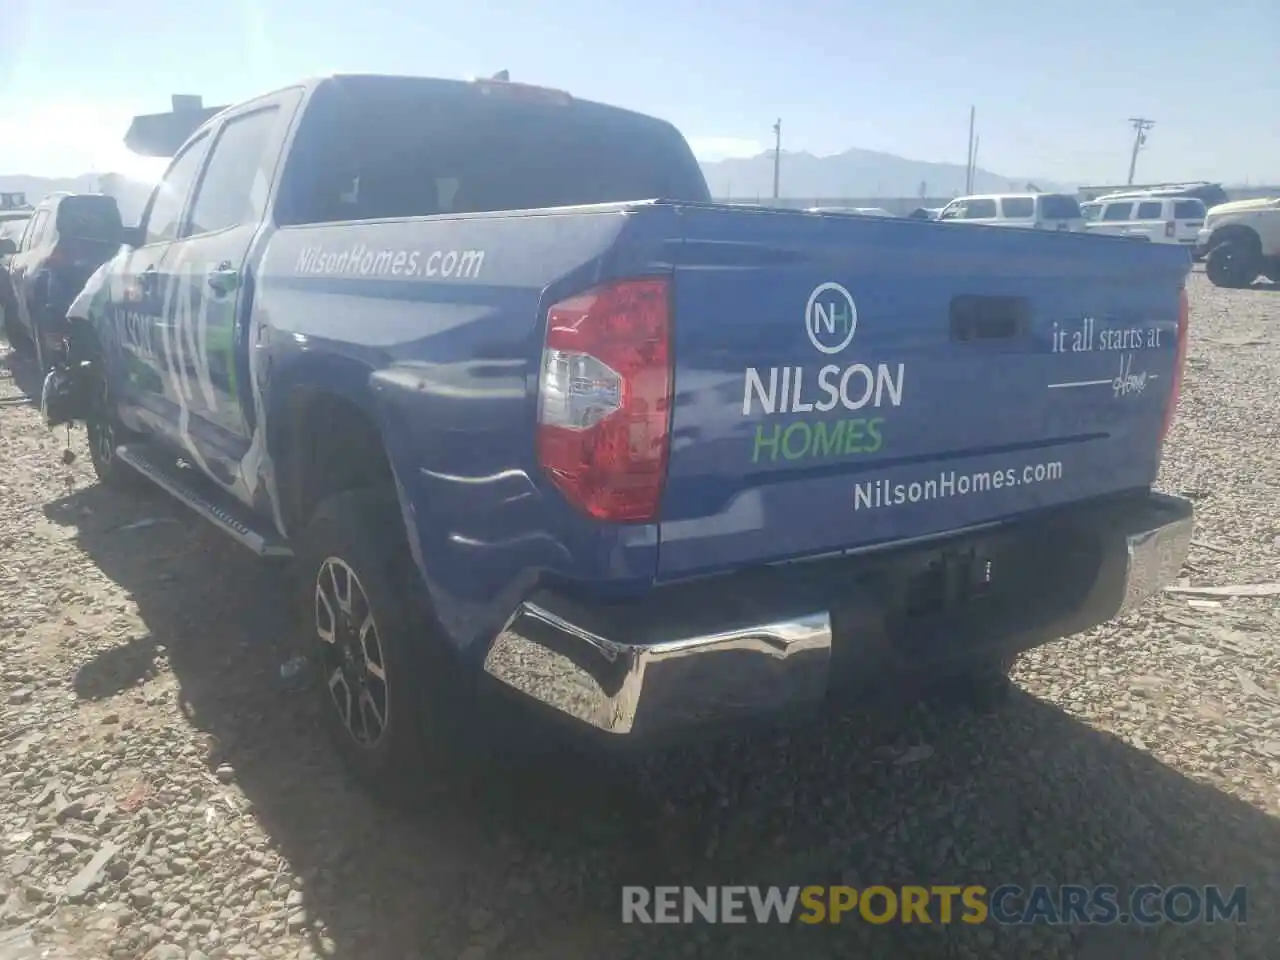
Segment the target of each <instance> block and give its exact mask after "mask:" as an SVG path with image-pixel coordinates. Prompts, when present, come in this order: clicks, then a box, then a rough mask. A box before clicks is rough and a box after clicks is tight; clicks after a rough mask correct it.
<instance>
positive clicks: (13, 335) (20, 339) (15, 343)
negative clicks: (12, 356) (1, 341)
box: [0, 306, 32, 356]
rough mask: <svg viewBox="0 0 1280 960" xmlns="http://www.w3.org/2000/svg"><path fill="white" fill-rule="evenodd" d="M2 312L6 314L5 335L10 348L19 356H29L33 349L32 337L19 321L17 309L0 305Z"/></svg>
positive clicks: (0, 311)
mask: <svg viewBox="0 0 1280 960" xmlns="http://www.w3.org/2000/svg"><path fill="white" fill-rule="evenodd" d="M0 313H3V314H4V337H5V339H6V340H8V341H9V348H10V349H11V350H13V352H14V353H16V354H18V355H19V356H29V355H30V352H31V350H32V343H31V338H30V337H28V336H27V331H26V329H24V328H23V326H22V324H21V323H19V322H18V317H17V311H16V310H6V309H5V308H4V307H2V306H0Z"/></svg>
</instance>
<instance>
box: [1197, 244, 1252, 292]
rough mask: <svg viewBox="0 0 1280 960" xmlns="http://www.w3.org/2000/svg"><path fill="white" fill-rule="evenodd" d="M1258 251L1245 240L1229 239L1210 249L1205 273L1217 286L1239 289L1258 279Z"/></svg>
mask: <svg viewBox="0 0 1280 960" xmlns="http://www.w3.org/2000/svg"><path fill="white" fill-rule="evenodd" d="M1260 272H1261V264H1260V263H1259V258H1258V252H1257V251H1256V250H1255V249H1254V248H1253V247H1252V246H1251V245H1250V244H1248V243H1245V242H1244V241H1243V240H1235V239H1233V240H1227V241H1226V242H1224V243H1220V244H1218V245H1217V246H1216V247H1214V248H1213V249H1212V250H1210V251H1209V257H1208V259H1207V260H1206V262H1205V273H1206V275H1208V277H1209V282H1210V283H1212V284H1213V285H1214V286H1215V287H1226V288H1228V289H1235V290H1239V289H1241V288H1243V287H1247V286H1249V285H1250V284H1251V283H1253V281H1254V280H1256V279H1258V274H1259V273H1260Z"/></svg>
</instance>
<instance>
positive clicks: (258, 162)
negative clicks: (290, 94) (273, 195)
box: [186, 107, 279, 236]
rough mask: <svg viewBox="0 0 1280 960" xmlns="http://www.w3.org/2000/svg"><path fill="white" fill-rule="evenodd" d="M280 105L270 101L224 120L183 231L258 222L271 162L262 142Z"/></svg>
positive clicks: (267, 137) (207, 230) (206, 230)
mask: <svg viewBox="0 0 1280 960" xmlns="http://www.w3.org/2000/svg"><path fill="white" fill-rule="evenodd" d="M278 115H279V109H278V108H276V107H269V108H267V109H265V110H257V111H255V112H253V113H246V114H245V115H243V116H240V117H235V118H234V119H232V120H230V121H228V122H227V124H226V126H224V127H223V128H222V133H221V134H219V136H218V142H217V143H216V144H214V147H213V156H212V157H211V158H210V160H209V166H208V167H207V168H206V169H205V172H204V178H203V179H202V180H201V181H200V186H199V187H198V188H197V189H196V200H195V203H194V204H193V205H192V207H191V224H190V226H189V228H188V229H187V231H186V235H187V236H191V235H194V234H200V233H213V232H214V231H215V230H226V229H227V228H228V227H236V226H239V225H240V224H243V223H257V222H258V221H259V220H261V219H262V215H263V212H264V211H265V209H266V202H267V190H268V188H269V186H270V180H271V168H270V167H268V166H267V163H266V160H267V157H266V153H267V146H268V144H269V143H270V141H271V134H272V132H273V130H274V129H275V124H276V119H277V117H278Z"/></svg>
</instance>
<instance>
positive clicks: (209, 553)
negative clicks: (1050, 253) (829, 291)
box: [0, 274, 1280, 960]
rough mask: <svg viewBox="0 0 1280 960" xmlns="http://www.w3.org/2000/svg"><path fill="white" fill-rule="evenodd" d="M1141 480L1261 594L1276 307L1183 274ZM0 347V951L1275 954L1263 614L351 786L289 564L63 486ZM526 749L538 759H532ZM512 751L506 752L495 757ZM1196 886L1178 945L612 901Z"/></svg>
mask: <svg viewBox="0 0 1280 960" xmlns="http://www.w3.org/2000/svg"><path fill="white" fill-rule="evenodd" d="M1191 296H1192V323H1193V327H1192V331H1193V332H1192V344H1191V350H1190V369H1189V374H1188V382H1187V385H1186V390H1185V394H1184V400H1183V404H1182V409H1181V414H1180V418H1179V421H1178V424H1177V426H1176V428H1175V431H1174V435H1173V438H1172V441H1171V445H1170V447H1169V450H1168V454H1167V458H1166V465H1165V471H1164V475H1163V478H1162V484H1161V485H1162V487H1163V488H1164V489H1166V490H1168V491H1171V492H1177V493H1180V494H1183V495H1186V496H1190V497H1193V498H1194V499H1195V500H1196V504H1197V508H1198V511H1199V513H1198V520H1197V545H1196V547H1195V548H1194V549H1193V551H1192V555H1191V559H1190V562H1189V563H1188V564H1187V567H1186V569H1185V570H1184V571H1183V575H1184V583H1186V584H1190V585H1197V586H1198V585H1205V584H1215V585H1231V584H1239V583H1257V582H1270V581H1276V580H1280V515H1278V514H1277V510H1276V505H1277V503H1280V433H1278V430H1277V428H1278V426H1280V390H1278V389H1277V386H1276V383H1277V380H1276V370H1277V369H1280V291H1277V290H1272V289H1270V288H1268V287H1267V286H1265V285H1262V286H1260V287H1259V288H1257V289H1255V290H1251V291H1225V290H1216V289H1214V288H1212V287H1210V286H1209V285H1208V283H1207V282H1205V280H1204V278H1203V276H1202V275H1200V274H1196V275H1194V276H1193V277H1192V280H1191ZM4 362H5V361H3V360H0V377H2V378H3V379H0V397H4V398H12V399H0V643H2V644H3V647H2V650H3V656H2V659H0V718H2V719H0V756H2V762H0V931H7V933H0V958H2V960H12V958H18V957H27V956H31V957H35V956H46V957H51V958H58V957H63V958H90V957H93V958H101V957H144V956H145V957H150V958H180V960H200V958H202V957H204V958H216V957H221V956H226V957H312V956H333V957H341V958H351V960H382V958H389V960H407V958H411V957H413V958H417V957H430V958H435V957H441V958H447V960H453V958H466V960H482V958H486V957H511V958H518V960H533V958H546V960H560V958H577V957H583V958H587V957H591V958H603V957H655V958H657V957H661V958H668V957H680V956H689V957H698V956H708V957H709V956H717V957H718V956H735V957H754V956H760V957H774V956H777V955H779V954H781V953H782V951H798V952H799V954H800V955H802V956H805V957H810V956H812V957H823V956H831V957H836V956H839V957H851V956H885V957H890V956H892V957H898V956H904V955H907V956H918V957H995V956H999V957H1017V958H1027V957H1032V956H1034V957H1037V958H1050V957H1088V958H1103V957H1116V958H1120V957H1124V958H1135V957H1147V956H1150V957H1160V958H1164V960H1174V958H1180V957H1186V958H1200V957H1260V958H1262V957H1277V956H1280V922H1278V921H1277V917H1276V913H1275V905H1276V903H1277V895H1280V873H1278V872H1277V865H1278V864H1280V820H1277V819H1276V816H1277V810H1278V809H1280V712H1278V711H1277V704H1280V677H1278V676H1277V665H1278V663H1280V657H1278V656H1277V653H1276V648H1275V644H1274V635H1275V632H1276V628H1277V624H1278V623H1280V620H1278V617H1280V598H1278V597H1269V598H1268V597H1257V598H1249V597H1221V596H1218V597H1196V596H1194V595H1191V596H1189V595H1186V594H1169V595H1166V596H1164V597H1161V598H1158V599H1155V600H1152V601H1150V602H1149V603H1148V604H1147V605H1145V606H1144V607H1143V608H1142V609H1141V610H1140V611H1138V612H1137V613H1135V614H1133V615H1131V616H1129V617H1128V618H1127V619H1125V620H1123V621H1120V622H1116V623H1113V624H1110V625H1107V626H1105V627H1103V628H1100V629H1098V630H1095V631H1093V632H1092V633H1090V634H1088V635H1082V636H1078V637H1074V638H1071V639H1069V640H1066V641H1062V642H1059V643H1056V644H1052V645H1050V646H1048V647H1045V648H1043V649H1041V650H1038V651H1035V652H1034V653H1032V654H1028V655H1026V656H1024V657H1023V658H1022V659H1021V660H1020V662H1019V666H1018V668H1017V671H1016V676H1017V680H1018V690H1017V692H1016V693H1015V695H1014V697H1013V700H1012V702H1011V703H1010V704H1009V705H1008V706H1006V707H1004V708H1003V709H1001V710H1000V711H999V712H997V713H994V714H979V713H973V712H964V711H960V710H950V711H943V710H941V709H938V708H935V709H933V710H931V709H929V708H928V707H926V706H924V705H921V704H908V703H900V704H889V705H885V706H881V707H878V708H876V709H874V710H866V711H863V712H861V713H854V714H845V715H843V716H839V717H831V718H828V719H824V720H822V721H821V722H820V723H818V724H817V725H815V726H812V727H808V728H804V729H802V730H793V731H791V732H790V733H789V734H780V733H774V734H769V735H757V736H756V737H754V738H747V739H741V740H736V741H731V742H722V743H718V744H715V745H710V746H705V747H700V748H692V749H685V750H683V751H679V752H673V753H669V754H665V755H662V756H660V757H649V758H626V757H617V758H614V757H598V756H595V755H591V756H588V757H584V756H582V755H581V754H580V753H577V752H574V751H570V750H569V749H567V748H566V747H565V746H563V745H561V744H556V743H555V742H554V741H551V740H550V738H548V737H547V736H546V734H545V733H544V732H542V728H534V727H530V728H529V729H526V730H523V731H522V732H521V734H520V736H519V738H518V739H517V740H513V741H512V743H509V744H507V745H505V746H501V747H494V748H493V749H492V751H491V752H490V753H488V754H486V755H485V756H481V757H478V758H477V759H476V762H475V764H474V769H472V768H470V767H468V769H467V771H466V772H465V775H464V774H463V773H461V772H460V773H459V775H458V778H457V782H454V781H453V780H450V781H448V782H442V783H441V784H440V788H439V789H438V790H437V791H436V792H435V793H434V794H433V795H432V796H430V797H428V798H424V799H423V801H422V805H421V809H418V810H415V811H413V812H411V813H409V814H403V813H393V812H389V811H387V810H386V809H384V808H381V807H378V806H376V805H375V804H373V803H372V802H370V801H369V800H368V799H367V798H366V797H365V796H364V795H363V794H362V793H361V792H360V791H359V790H357V789H355V788H354V787H352V786H351V785H350V784H349V783H348V782H347V781H346V780H345V779H344V777H343V775H342V773H341V771H340V770H339V769H338V768H337V766H336V765H335V763H334V761H333V760H332V759H331V757H330V755H329V753H328V751H327V749H326V746H325V743H324V741H323V739H322V738H321V736H320V734H319V733H318V731H317V727H316V717H315V714H314V709H313V705H312V704H311V702H310V701H309V700H308V699H307V698H306V697H304V696H301V695H299V694H297V693H291V692H290V691H289V689H288V688H287V685H286V684H283V683H282V681H281V677H280V672H279V667H280V665H281V663H282V662H284V661H285V660H286V659H287V658H288V639H287V638H288V637H289V636H290V632H291V624H290V622H289V618H288V615H287V612H286V611H285V610H283V609H282V604H281V597H282V593H281V591H282V589H283V587H282V583H281V574H280V573H278V572H276V571H273V570H272V569H270V568H267V567H264V566H262V565H260V564H258V563H256V562H255V561H253V560H252V559H251V558H249V557H248V556H247V555H246V554H243V553H242V552H240V551H239V548H237V547H235V546H234V545H231V544H229V543H226V542H224V541H223V540H222V539H221V535H219V534H217V533H216V532H215V531H213V530H212V529H211V528H208V527H206V526H205V525H204V524H203V522H202V521H200V520H198V519H195V518H193V517H188V516H186V515H184V514H183V513H182V511H181V509H180V508H178V507H177V506H175V505H171V504H169V503H168V502H166V501H165V500H164V499H163V498H162V497H161V496H159V495H156V496H154V497H151V496H141V497H138V498H135V499H125V498H122V497H120V496H117V495H113V494H111V493H110V492H109V491H106V490H104V489H102V488H100V487H98V486H96V485H95V484H94V483H93V480H92V476H91V472H90V468H89V466H88V463H87V456H85V455H84V454H85V451H84V441H83V435H82V434H81V435H78V436H76V437H75V438H74V443H75V448H76V449H77V450H78V451H79V452H80V453H81V457H80V459H79V460H78V461H77V462H76V463H75V464H73V465H72V466H70V467H66V466H63V465H62V463H61V461H60V453H61V450H62V447H63V443H62V438H61V436H60V435H54V434H50V433H48V432H46V431H45V430H44V429H43V428H42V427H41V426H40V424H39V421H38V417H37V414H36V411H35V410H34V409H33V408H32V407H31V406H29V405H24V404H23V403H22V401H21V399H20V385H21V382H22V376H21V374H22V370H21V367H20V366H18V365H16V364H15V365H12V369H15V370H16V371H17V373H18V375H19V376H18V381H17V382H15V381H14V379H13V377H12V376H11V375H10V372H9V371H10V369H11V367H6V366H2V365H3V364H4ZM539 738H542V739H543V740H546V741H547V742H546V743H540V742H538V741H539ZM513 746H516V747H517V748H516V749H512V747H513ZM734 882H739V883H758V884H784V885H785V884H792V883H801V884H803V883H839V882H845V883H850V884H855V885H862V884H867V883H889V884H895V883H913V882H915V883H925V884H930V883H945V882H951V883H984V884H986V885H988V886H996V885H999V884H1001V883H1010V882H1012V883H1021V884H1024V885H1026V884H1030V883H1032V882H1047V883H1082V884H1094V883H1115V884H1117V885H1120V886H1122V887H1124V886H1126V885H1131V884H1136V883H1141V882H1156V883H1162V884H1165V885H1171V884H1174V883H1218V884H1223V885H1226V886H1233V885H1235V884H1247V885H1248V886H1249V904H1250V912H1249V922H1248V924H1246V925H1244V926H1239V925H1236V924H1219V925H1216V926H1207V925H1198V926H1190V927H1175V926H1165V927H1160V928H1151V929H1145V930H1139V929H1138V928H1135V927H1123V928H1121V927H1111V928H1100V927H1091V928H1084V927H1077V928H1049V927H1044V926H1040V927H1027V928H1020V929H1016V930H1015V929H1000V928H995V927H992V926H984V927H977V928H975V927H965V926H950V927H942V926H933V927H925V926H897V925H893V926H887V927H872V926H867V925H864V924H861V923H857V922H855V923H851V924H844V925H841V926H839V927H827V928H823V929H816V928H804V929H800V928H781V927H765V928H761V927H755V926H751V927H745V928H744V927H738V928H732V927H715V928H709V927H664V928H653V927H649V928H640V927H634V926H629V927H624V926H623V925H621V924H620V922H619V886H620V885H621V884H624V883H693V884H706V883H722V884H723V883H734Z"/></svg>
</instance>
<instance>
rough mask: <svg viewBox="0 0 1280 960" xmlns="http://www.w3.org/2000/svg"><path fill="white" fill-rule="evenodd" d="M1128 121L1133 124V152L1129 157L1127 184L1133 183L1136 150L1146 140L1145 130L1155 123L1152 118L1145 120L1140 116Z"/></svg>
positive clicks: (1135, 167) (1136, 163) (1136, 166)
mask: <svg viewBox="0 0 1280 960" xmlns="http://www.w3.org/2000/svg"><path fill="white" fill-rule="evenodd" d="M1129 122H1130V123H1131V124H1133V154H1132V155H1131V156H1130V157H1129V180H1128V184H1129V185H1130V186H1132V185H1133V174H1134V172H1135V171H1136V170H1137V169H1138V151H1139V150H1141V149H1142V147H1143V145H1144V144H1145V143H1146V142H1147V131H1148V130H1150V129H1151V128H1152V127H1154V126H1155V125H1156V122H1155V121H1154V120H1146V119H1144V118H1142V117H1130V118H1129Z"/></svg>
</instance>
